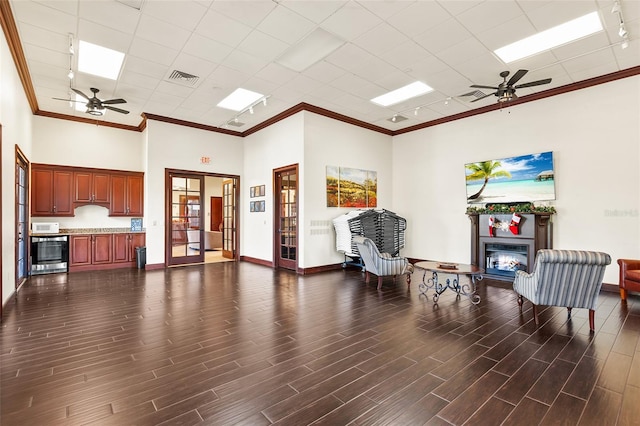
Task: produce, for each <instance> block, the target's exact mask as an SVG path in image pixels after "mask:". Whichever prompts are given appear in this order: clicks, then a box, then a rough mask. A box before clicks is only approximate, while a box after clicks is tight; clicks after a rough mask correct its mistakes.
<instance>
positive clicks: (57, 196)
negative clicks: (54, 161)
mask: <svg viewBox="0 0 640 426" xmlns="http://www.w3.org/2000/svg"><path fill="white" fill-rule="evenodd" d="M72 186H73V173H72V172H71V171H68V170H56V169H54V168H50V167H32V169H31V216H73V203H72V196H71V193H72Z"/></svg>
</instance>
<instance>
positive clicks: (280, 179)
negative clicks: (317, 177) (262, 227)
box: [274, 164, 298, 271]
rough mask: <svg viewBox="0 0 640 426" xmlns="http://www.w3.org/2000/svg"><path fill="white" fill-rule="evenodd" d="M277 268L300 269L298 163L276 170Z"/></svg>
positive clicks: (275, 261) (275, 237)
mask: <svg viewBox="0 0 640 426" xmlns="http://www.w3.org/2000/svg"><path fill="white" fill-rule="evenodd" d="M274 182H275V191H274V207H275V212H274V219H275V229H274V231H275V235H274V242H275V250H274V252H275V253H274V258H275V259H274V266H275V267H276V268H284V269H291V270H294V271H297V270H298V165H297V164H296V165H293V166H288V167H285V168H282V169H276V170H274Z"/></svg>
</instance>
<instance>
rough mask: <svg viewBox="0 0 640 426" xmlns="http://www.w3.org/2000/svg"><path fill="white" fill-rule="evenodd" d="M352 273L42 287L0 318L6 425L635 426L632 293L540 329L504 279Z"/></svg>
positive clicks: (135, 278) (87, 279) (210, 271)
mask: <svg viewBox="0 0 640 426" xmlns="http://www.w3.org/2000/svg"><path fill="white" fill-rule="evenodd" d="M420 280H421V277H420V276H418V273H416V274H414V277H413V282H412V284H411V288H410V290H407V286H406V283H405V281H404V280H398V281H397V282H395V283H394V282H393V281H392V280H391V279H385V281H384V287H383V290H382V291H377V290H376V288H375V286H376V284H375V280H372V283H371V284H369V285H366V284H365V283H364V277H363V274H362V273H361V272H360V271H359V270H357V269H348V270H346V271H342V270H341V271H333V272H326V273H319V274H312V275H307V276H298V275H296V274H294V273H291V272H288V271H274V270H272V269H270V268H267V267H264V266H260V265H255V264H249V263H244V262H240V263H236V262H233V263H217V264H204V265H196V266H188V267H181V268H171V269H168V270H158V271H146V272H145V271H141V270H137V269H131V270H112V271H105V272H87V273H84V272H83V273H75V274H70V275H67V274H56V275H44V276H39V277H34V278H31V279H30V281H29V282H28V283H27V284H26V285H25V286H24V287H23V288H22V289H21V291H20V292H19V293H18V294H17V295H16V297H15V299H13V300H11V301H9V302H8V304H7V306H6V308H5V310H4V317H3V318H2V335H1V343H2V347H1V352H0V361H1V370H0V379H1V387H0V394H1V395H0V403H1V412H0V413H1V419H0V422H1V423H2V425H3V426H10V425H76V424H77V425H80V424H95V425H159V424H181V425H191V424H200V423H201V424H210V425H232V424H233V425H235V424H244V425H271V424H276V425H296V426H297V425H306V424H314V425H347V424H349V425H462V424H465V425H499V424H503V425H538V424H544V425H546V424H565V425H572V424H580V425H591V424H596V425H614V424H618V425H638V424H640V402H639V401H640V295H637V294H635V295H631V296H630V297H629V300H628V301H627V302H626V303H622V302H621V301H620V298H619V296H618V294H616V293H602V294H601V296H600V299H599V306H598V309H597V311H596V317H595V318H596V332H595V334H593V335H591V334H590V333H589V324H588V313H587V311H586V310H581V309H574V312H573V317H572V319H571V320H567V311H566V309H562V308H555V307H551V308H546V309H544V308H543V309H542V310H541V313H540V319H541V325H540V327H538V328H536V327H535V325H534V323H533V319H532V312H531V305H530V304H529V303H528V302H525V306H524V308H525V309H524V312H523V313H522V314H521V313H520V311H519V309H518V305H517V303H516V298H515V296H514V293H513V291H512V290H511V289H510V284H509V283H499V282H490V281H488V280H484V281H482V282H481V283H480V285H479V294H480V295H481V297H482V301H481V303H480V304H479V305H477V306H475V305H473V304H471V303H470V302H469V300H468V299H466V298H462V299H457V298H456V297H455V295H453V294H451V292H445V293H444V294H443V295H442V296H441V297H440V300H439V301H438V304H437V305H435V304H434V303H433V301H432V300H431V298H428V299H427V298H425V297H424V295H421V294H420V292H419V291H418V287H417V284H418V282H419V281H420Z"/></svg>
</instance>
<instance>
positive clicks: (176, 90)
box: [149, 81, 194, 100]
mask: <svg viewBox="0 0 640 426" xmlns="http://www.w3.org/2000/svg"><path fill="white" fill-rule="evenodd" d="M193 92H194V89H193V88H191V87H185V86H183V85H181V84H176V83H171V82H169V81H161V82H160V83H158V87H156V90H155V93H158V94H162V95H171V96H177V97H179V98H182V99H186V98H187V97H189V95H191V94H192V93H193ZM149 99H150V100H155V99H156V98H155V97H154V95H151V98H149Z"/></svg>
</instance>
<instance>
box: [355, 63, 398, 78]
mask: <svg viewBox="0 0 640 426" xmlns="http://www.w3.org/2000/svg"><path fill="white" fill-rule="evenodd" d="M396 71H398V69H397V68H396V67H394V66H393V65H390V64H388V63H387V62H385V61H383V60H382V59H379V58H375V57H374V58H373V59H371V60H369V61H367V62H364V63H362V64H360V66H359V67H357V68H356V69H354V70H353V73H354V74H356V75H358V76H360V77H363V78H365V79H367V80H371V81H374V82H375V81H378V80H382V79H384V78H385V76H387V75H389V74H391V73H394V72H396Z"/></svg>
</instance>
